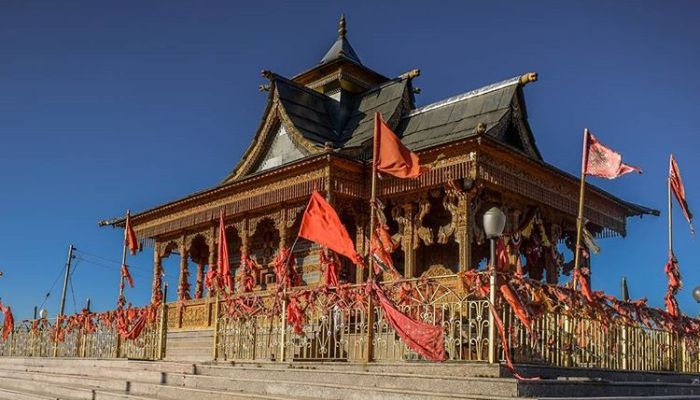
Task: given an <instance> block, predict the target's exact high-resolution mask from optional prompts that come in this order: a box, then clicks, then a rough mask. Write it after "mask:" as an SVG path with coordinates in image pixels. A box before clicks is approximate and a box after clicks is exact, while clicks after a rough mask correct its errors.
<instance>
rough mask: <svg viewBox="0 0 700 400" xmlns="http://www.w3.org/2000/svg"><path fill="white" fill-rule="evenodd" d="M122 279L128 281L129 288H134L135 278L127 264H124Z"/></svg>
mask: <svg viewBox="0 0 700 400" xmlns="http://www.w3.org/2000/svg"><path fill="white" fill-rule="evenodd" d="M122 277H123V278H124V279H126V281H127V282H129V287H130V288H132V289H133V288H134V278H132V277H131V273H130V272H129V267H127V266H126V264H122Z"/></svg>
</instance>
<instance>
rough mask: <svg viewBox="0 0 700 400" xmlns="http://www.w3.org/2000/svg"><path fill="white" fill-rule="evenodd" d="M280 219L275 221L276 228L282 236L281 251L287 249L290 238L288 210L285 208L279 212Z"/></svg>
mask: <svg viewBox="0 0 700 400" xmlns="http://www.w3.org/2000/svg"><path fill="white" fill-rule="evenodd" d="M279 213H280V214H279V217H278V219H277V221H275V227H276V228H277V232H278V233H279V235H280V244H279V248H280V250H281V249H283V248H285V247H287V241H288V236H289V229H287V210H286V209H285V208H282V209H281V210H280V211H279Z"/></svg>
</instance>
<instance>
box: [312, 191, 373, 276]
mask: <svg viewBox="0 0 700 400" xmlns="http://www.w3.org/2000/svg"><path fill="white" fill-rule="evenodd" d="M299 236H300V237H303V238H304V239H308V240H310V241H312V242H315V243H318V244H320V245H321V246H323V247H327V248H329V249H331V250H333V251H335V252H336V253H338V254H340V255H342V256H345V257H347V258H349V259H350V261H352V262H353V263H355V264H357V265H360V266H361V265H363V263H362V257H361V256H360V255H359V254H357V252H356V251H355V246H354V245H353V243H352V240H351V239H350V235H349V234H348V231H347V229H345V226H343V224H342V222H340V218H339V217H338V214H337V213H336V212H335V210H334V209H333V207H332V206H331V205H330V204H328V202H327V201H326V199H324V198H323V196H321V194H320V193H319V192H313V193H312V194H311V199H309V204H308V205H307V206H306V210H305V211H304V216H303V217H302V219H301V227H300V228H299Z"/></svg>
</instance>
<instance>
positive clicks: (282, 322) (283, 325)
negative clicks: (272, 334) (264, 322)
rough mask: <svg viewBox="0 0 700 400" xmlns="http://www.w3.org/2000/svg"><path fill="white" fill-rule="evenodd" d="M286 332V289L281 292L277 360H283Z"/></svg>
mask: <svg viewBox="0 0 700 400" xmlns="http://www.w3.org/2000/svg"><path fill="white" fill-rule="evenodd" d="M286 333H287V293H286V290H285V291H284V292H283V293H282V316H281V319H280V337H279V341H280V343H279V351H278V352H279V355H278V356H277V361H278V362H284V358H285V354H284V353H285V349H286V348H287V346H286V343H285V342H286V340H287V337H286Z"/></svg>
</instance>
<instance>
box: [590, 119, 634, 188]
mask: <svg viewBox="0 0 700 400" xmlns="http://www.w3.org/2000/svg"><path fill="white" fill-rule="evenodd" d="M585 140H586V149H587V150H586V152H587V154H586V155H585V157H586V158H585V161H586V162H585V164H584V165H585V166H586V167H585V168H586V169H585V173H586V175H591V176H597V177H599V178H607V179H615V178H617V177H620V176H622V175H624V174H627V173H630V172H633V171H637V172H639V173H640V174H641V173H642V170H641V169H640V168H638V167H633V166H631V165H627V164H625V163H623V162H622V156H621V155H620V154H619V153H617V152H615V151H614V150H612V149H611V148H609V147H606V146H604V145H603V144H602V143H600V142H599V141H598V139H596V137H595V136H593V134H592V133H589V132H588V131H586V139H585Z"/></svg>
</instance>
